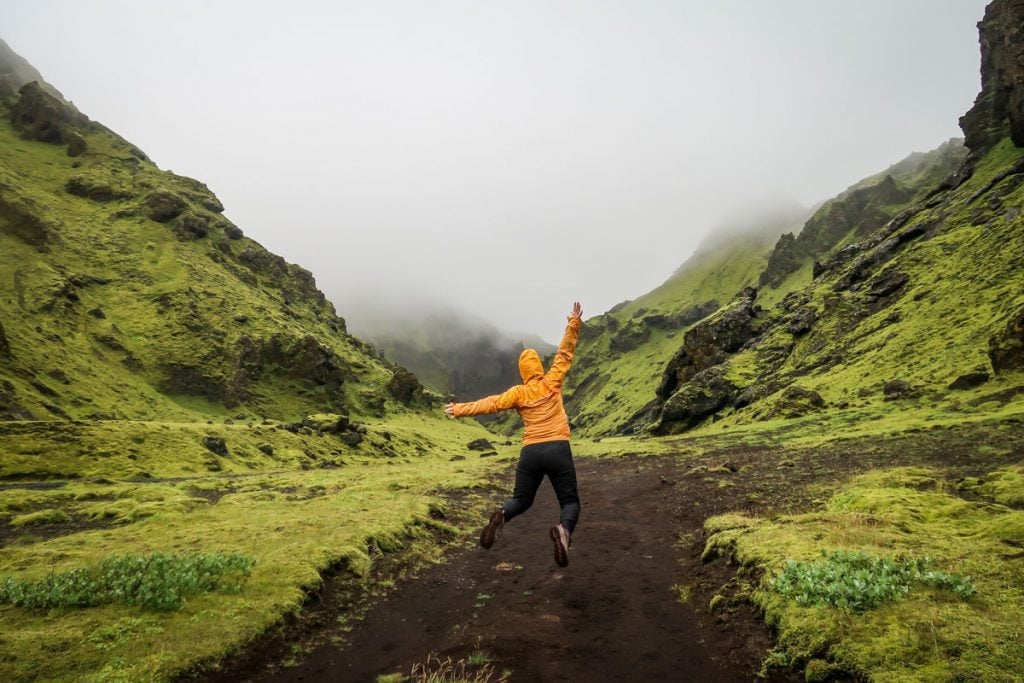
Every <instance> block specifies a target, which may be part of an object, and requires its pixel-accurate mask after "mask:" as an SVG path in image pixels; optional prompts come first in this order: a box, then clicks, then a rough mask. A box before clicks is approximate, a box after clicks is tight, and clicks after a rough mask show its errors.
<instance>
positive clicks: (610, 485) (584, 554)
mask: <svg viewBox="0 0 1024 683" xmlns="http://www.w3.org/2000/svg"><path fill="white" fill-rule="evenodd" d="M577 469H578V474H579V481H580V495H581V498H582V500H583V513H582V515H581V520H580V526H579V527H578V528H577V531H576V534H575V535H574V538H573V547H572V550H571V552H570V565H569V567H567V568H565V569H560V568H558V567H557V566H556V565H555V563H554V561H553V552H552V544H551V542H550V540H548V529H549V528H550V526H551V525H552V524H554V523H557V520H558V505H557V502H556V500H555V497H554V494H553V492H552V490H551V487H550V486H549V485H548V483H547V482H545V483H544V484H543V485H542V487H541V489H540V491H539V492H538V495H537V500H536V502H535V503H534V506H533V508H532V509H531V510H529V511H528V512H527V513H526V514H525V515H523V516H521V517H519V518H517V519H515V520H514V521H513V522H510V523H509V524H508V525H506V527H505V531H504V534H503V535H502V537H501V538H499V539H498V541H497V542H496V543H495V545H494V547H493V548H491V549H490V550H483V549H482V548H479V547H478V546H477V547H472V548H469V547H466V546H468V545H469V543H468V539H466V540H467V542H466V543H465V544H464V545H463V547H462V548H463V549H461V550H458V551H456V552H454V553H453V554H452V556H451V557H450V559H449V560H448V561H447V562H445V563H444V564H442V565H437V566H433V567H431V568H429V569H427V570H426V571H423V572H421V573H420V574H419V575H418V577H417V578H415V579H412V580H409V581H406V582H401V583H399V585H398V586H397V587H396V589H395V590H394V591H391V592H390V593H389V594H387V595H386V596H385V597H384V598H382V599H381V600H379V601H378V602H376V603H375V604H373V605H372V606H371V608H370V609H369V610H368V611H367V613H366V614H365V616H364V618H363V619H362V620H361V622H360V623H358V624H357V625H356V626H355V628H354V629H353V630H352V631H351V632H350V633H347V634H345V633H344V632H345V631H346V630H347V629H346V628H345V627H340V626H338V625H337V623H336V622H335V623H333V624H332V623H331V622H330V621H329V620H321V621H322V622H324V621H326V622H327V625H326V628H327V629H328V630H331V629H333V630H335V631H336V637H333V638H332V637H330V636H328V637H326V638H325V637H322V636H323V634H320V635H321V637H320V638H318V639H317V640H318V641H319V643H318V644H317V645H315V646H313V647H312V648H310V649H308V650H306V651H305V652H303V653H302V654H301V655H299V656H297V657H296V656H294V655H293V654H292V653H294V652H295V650H296V649H297V648H296V647H295V644H294V643H292V647H291V650H289V647H288V644H287V643H286V642H269V643H265V644H264V645H265V647H262V646H259V645H257V647H256V648H254V649H253V650H252V651H251V652H250V653H249V654H248V656H247V657H246V658H243V659H241V660H237V661H234V662H228V663H226V666H225V667H224V668H222V669H221V670H220V671H218V672H217V673H216V674H211V676H210V678H209V679H208V680H254V681H256V680H258V681H370V682H371V683H372V682H373V681H375V680H376V677H377V675H378V674H382V673H391V672H404V673H406V674H408V673H409V671H410V669H411V668H412V666H413V665H414V664H416V663H418V662H424V661H425V660H426V659H427V657H428V655H430V654H435V655H438V656H439V657H440V658H442V659H444V658H446V657H451V658H452V659H453V660H459V659H466V658H468V657H470V656H471V655H473V654H474V653H477V652H483V653H486V655H488V656H489V658H490V659H491V660H492V661H491V666H492V667H493V668H494V670H495V672H496V673H497V674H500V673H501V672H503V671H506V670H507V671H510V672H511V677H510V679H509V680H511V681H516V682H518V681H624V680H650V681H668V680H673V681H750V680H753V679H754V678H755V673H756V671H757V669H758V668H759V666H760V662H761V660H762V659H763V657H764V655H765V654H766V652H767V651H768V650H769V649H770V648H771V645H772V641H771V637H770V634H769V632H768V630H767V629H766V627H765V626H764V625H763V624H762V623H761V622H760V621H759V620H758V619H757V617H756V615H755V614H754V612H753V608H752V607H750V606H749V605H739V606H736V607H734V608H733V609H732V610H731V611H730V612H727V613H723V614H717V615H714V614H711V613H709V612H708V611H707V609H706V607H707V604H708V602H709V601H710V599H711V597H712V596H713V595H714V594H715V593H716V591H717V590H718V589H719V588H720V587H721V586H722V585H723V584H725V583H727V582H728V580H729V579H730V578H731V576H732V575H733V568H730V567H728V566H726V565H725V564H724V563H723V562H715V563H711V564H708V565H705V564H703V563H702V562H701V561H700V552H701V548H702V542H701V541H700V539H701V527H702V524H703V522H704V519H705V518H706V517H707V515H708V514H709V512H711V511H712V510H717V509H721V510H722V511H725V510H728V509H735V508H736V507H737V505H738V504H739V503H740V502H741V501H740V500H739V497H738V496H737V495H736V494H735V493H734V492H733V490H732V488H722V489H721V493H720V494H719V495H716V496H714V500H713V501H712V500H711V499H710V498H709V497H708V491H707V489H708V485H707V482H704V481H702V479H701V477H699V476H686V472H687V470H688V469H689V468H688V466H686V465H682V464H680V462H679V461H678V460H677V459H675V458H669V457H661V458H654V457H648V458H643V457H626V458H618V459H603V460H592V459H587V458H580V459H578V461H577ZM505 479H506V481H507V483H508V484H510V477H508V476H506V478H505ZM698 497H699V499H700V500H701V501H703V502H702V503H701V504H698V505H695V504H694V502H695V500H696V499H697V498H698ZM680 539H682V542H680ZM679 586H682V587H684V590H685V592H686V593H688V594H689V599H688V600H687V601H686V602H685V603H683V602H682V601H681V600H680V597H679V596H680V594H679V590H678V587H679ZM287 659H292V660H293V661H292V662H289V663H290V664H294V665H293V666H281V663H282V661H284V660H287ZM770 680H800V679H798V678H792V677H790V676H789V675H787V674H780V675H777V676H776V677H775V678H774V679H770Z"/></svg>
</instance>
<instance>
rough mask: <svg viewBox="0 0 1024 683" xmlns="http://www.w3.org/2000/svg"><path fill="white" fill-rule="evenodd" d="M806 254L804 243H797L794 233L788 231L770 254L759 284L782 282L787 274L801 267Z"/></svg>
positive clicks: (775, 284) (766, 285)
mask: <svg viewBox="0 0 1024 683" xmlns="http://www.w3.org/2000/svg"><path fill="white" fill-rule="evenodd" d="M805 256H806V253H805V251H804V249H803V248H802V245H801V244H799V243H797V240H796V237H794V236H793V233H791V232H787V233H786V234H784V235H782V236H781V237H779V241H778V242H776V243H775V248H774V249H772V253H771V254H769V256H768V263H767V265H765V267H764V270H763V271H761V276H760V278H759V279H758V284H759V285H760V286H761V287H775V286H777V285H779V284H781V283H782V281H783V280H785V279H786V276H788V275H789V274H790V273H792V272H794V271H796V270H797V269H799V268H800V263H801V261H802V260H803V259H804V257H805Z"/></svg>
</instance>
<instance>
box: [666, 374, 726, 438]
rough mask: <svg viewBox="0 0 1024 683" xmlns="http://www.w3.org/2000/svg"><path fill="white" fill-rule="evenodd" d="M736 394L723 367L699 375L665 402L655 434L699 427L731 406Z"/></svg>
mask: <svg viewBox="0 0 1024 683" xmlns="http://www.w3.org/2000/svg"><path fill="white" fill-rule="evenodd" d="M735 394H736V386H735V385H733V384H732V382H730V381H729V380H727V379H726V378H725V377H724V375H723V373H722V369H721V368H719V367H711V368H708V369H706V370H703V371H701V372H698V373H697V374H696V375H694V376H693V377H691V378H690V379H689V380H688V381H687V382H686V384H684V385H683V386H682V387H680V389H679V391H677V392H675V393H674V394H672V396H671V397H669V399H668V400H667V401H665V404H664V405H663V406H662V407H661V415H660V418H659V419H658V422H657V423H656V424H655V426H654V432H655V433H657V434H672V433H677V432H680V431H683V430H685V429H690V428H692V427H696V426H697V425H698V424H700V423H701V422H702V421H703V420H704V419H705V418H707V417H708V416H709V415H712V414H714V413H716V412H717V411H719V410H721V409H722V408H724V407H725V406H726V405H728V404H729V402H730V401H731V400H732V398H733V396H735Z"/></svg>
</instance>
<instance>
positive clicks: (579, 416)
mask: <svg viewBox="0 0 1024 683" xmlns="http://www.w3.org/2000/svg"><path fill="white" fill-rule="evenodd" d="M959 149H960V147H959V143H958V142H957V141H950V142H948V143H945V144H944V145H942V146H940V147H939V148H937V149H936V150H933V151H931V152H928V153H924V154H914V155H911V156H910V157H908V158H907V159H905V160H903V161H901V162H900V163H898V164H895V165H893V166H891V167H890V168H889V169H887V170H886V171H883V172H881V173H878V174H876V175H874V176H871V177H869V178H865V179H864V180H861V181H860V182H858V183H856V184H855V185H853V186H851V187H850V188H849V189H847V190H846V191H844V192H843V193H841V194H840V195H839V196H838V197H836V198H834V199H832V200H829V201H827V202H825V203H824V204H822V206H821V207H819V208H818V209H817V210H816V211H815V213H814V216H812V217H811V219H810V220H808V221H807V225H808V226H811V225H815V224H818V225H820V224H822V223H827V222H828V216H829V213H830V212H831V211H832V210H833V207H834V206H835V205H836V203H837V202H840V201H841V200H842V199H843V198H845V197H847V196H849V195H850V193H851V192H853V191H855V190H864V189H865V188H870V187H871V186H873V185H877V184H879V183H881V182H882V181H883V180H884V179H885V178H886V176H892V178H893V179H895V180H896V182H897V183H899V185H900V187H902V188H904V189H906V190H910V191H911V193H910V196H908V197H907V198H906V199H905V200H904V201H902V202H899V203H897V204H893V205H885V206H875V209H876V210H877V211H879V212H880V213H883V214H884V215H887V216H894V215H896V214H897V213H898V212H899V211H901V210H903V209H905V208H906V207H907V206H910V205H913V204H914V203H915V202H917V201H920V200H921V199H922V198H923V197H924V196H925V195H926V194H927V193H928V192H929V191H931V190H932V189H933V188H934V187H936V186H937V185H938V184H939V182H941V181H942V180H944V179H945V176H946V175H948V173H949V172H950V171H951V170H952V168H951V166H950V161H951V159H954V158H958V155H957V151H958V150H959ZM764 227H765V226H756V227H754V228H753V229H752V230H751V231H749V232H747V233H741V234H739V235H737V236H735V237H732V238H729V239H728V240H726V241H724V242H721V243H719V244H717V245H715V246H714V247H713V248H710V249H704V250H701V251H698V252H697V253H696V254H694V255H693V256H692V257H691V258H690V259H688V260H687V262H686V263H684V264H683V265H682V266H681V267H680V268H679V270H677V271H676V273H674V274H673V276H672V277H671V278H669V279H668V280H667V281H666V282H665V283H664V284H663V285H661V286H660V287H658V288H656V289H654V290H652V291H650V292H648V293H647V294H644V295H643V296H641V297H639V298H637V299H635V300H633V301H629V302H626V303H625V304H622V305H620V306H619V307H616V308H615V309H613V310H612V311H610V312H608V313H606V314H604V315H602V316H598V317H597V318H594V319H591V320H590V321H588V326H590V327H591V328H592V330H591V331H588V332H589V333H588V332H585V334H584V338H583V340H582V341H581V342H580V346H579V351H578V354H577V360H576V363H575V365H576V369H575V370H574V372H573V374H572V376H571V377H570V381H569V387H568V388H569V391H570V392H571V397H570V400H569V402H568V410H569V411H570V416H571V417H572V420H573V424H574V426H575V427H576V428H577V429H578V430H579V431H580V433H583V434H586V435H588V436H597V435H602V434H608V433H611V432H613V431H615V430H616V429H617V428H618V427H619V426H621V425H622V424H623V423H624V422H626V421H627V420H628V419H629V418H630V416H632V415H633V414H634V413H636V412H637V411H638V410H639V409H640V408H642V407H643V406H644V405H646V404H647V403H648V402H649V401H651V400H652V399H653V398H654V389H655V388H656V387H657V385H658V383H659V381H660V380H661V376H662V373H663V371H664V369H665V365H666V364H667V363H668V361H669V360H670V359H671V358H672V356H673V355H674V354H675V352H676V351H677V350H678V348H679V346H680V345H681V343H682V335H683V333H685V331H686V329H688V328H687V327H676V328H675V329H667V330H661V329H652V330H651V333H650V337H649V338H648V339H646V340H645V341H644V342H643V343H641V344H640V345H638V346H637V347H636V348H634V349H631V350H628V351H624V352H616V351H614V350H613V349H612V348H611V347H610V344H611V340H612V338H613V337H614V336H615V334H616V333H617V332H618V331H619V330H620V329H621V328H622V327H623V326H625V325H629V324H630V321H631V320H639V319H641V318H642V317H643V316H647V315H651V314H666V315H676V314H679V313H681V312H683V311H685V310H686V309H688V308H690V307H692V306H695V305H698V304H702V303H705V302H708V301H717V302H718V303H719V304H722V305H724V304H726V303H728V302H729V301H730V300H731V299H732V298H733V297H734V296H735V295H736V294H737V293H738V292H739V291H740V290H741V289H742V288H743V287H746V286H756V285H757V284H758V279H759V276H760V275H761V272H762V270H763V269H764V268H765V266H766V264H767V262H768V256H769V254H770V253H771V252H772V249H773V247H774V246H775V242H776V239H777V237H778V235H779V234H780V233H782V232H785V231H794V232H797V231H799V227H800V226H799V225H785V224H783V225H780V226H779V227H778V228H776V229H774V230H765V229H764ZM757 228H761V229H760V230H758V229H757ZM856 236H857V227H856V226H854V227H852V228H850V229H849V230H848V232H847V233H846V234H844V235H842V236H840V237H839V239H838V240H837V241H836V243H835V244H834V245H832V247H831V248H830V249H829V252H834V251H837V250H838V249H840V248H842V247H843V246H846V245H847V244H848V243H849V242H851V241H852V240H854V239H855V238H856ZM825 256H826V253H821V254H806V255H804V257H803V258H802V259H801V260H800V262H799V264H798V266H797V268H796V269H795V270H794V272H792V273H790V274H789V275H788V276H786V277H785V278H784V279H783V280H782V281H781V282H779V283H778V284H777V285H775V286H769V287H765V288H763V289H761V291H760V292H759V297H758V303H759V304H760V305H761V306H762V307H764V308H766V309H771V308H773V307H775V306H776V305H777V304H778V303H779V302H780V301H781V300H782V299H783V297H785V295H786V294H789V293H790V292H794V291H798V290H800V289H802V288H805V287H806V286H807V283H808V282H810V280H811V271H812V265H813V263H814V261H815V259H822V260H823V259H824V258H825Z"/></svg>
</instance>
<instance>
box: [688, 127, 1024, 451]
mask: <svg viewBox="0 0 1024 683" xmlns="http://www.w3.org/2000/svg"><path fill="white" fill-rule="evenodd" d="M1022 156H1024V150H1020V149H1017V148H1015V147H1013V146H1012V145H1011V144H1010V143H1009V141H1008V140H1006V141H1004V143H1003V144H1001V145H999V146H998V147H996V148H995V149H994V150H992V152H990V153H989V155H988V156H986V158H985V159H984V160H983V161H982V162H981V163H980V164H979V166H978V168H977V170H976V171H975V174H974V176H973V177H972V178H971V179H969V180H968V181H967V182H966V183H964V184H963V185H962V186H961V187H959V188H957V189H956V190H955V191H953V192H952V193H951V195H950V197H949V202H948V203H943V204H940V205H938V206H935V207H932V208H930V209H925V210H923V211H921V212H919V213H918V214H916V215H915V216H914V218H913V219H911V220H910V221H909V222H908V223H907V225H906V226H905V228H903V229H904V230H911V229H913V228H914V227H915V226H917V225H929V224H933V223H941V225H942V229H941V230H940V231H939V232H938V234H937V235H936V236H935V237H934V238H932V239H921V240H918V241H915V242H913V243H911V244H910V245H909V246H907V247H906V248H905V249H904V250H903V251H902V252H901V253H899V254H898V255H897V256H896V257H895V258H894V259H893V260H892V261H891V262H890V263H888V264H886V265H885V266H883V267H882V268H881V269H880V272H888V271H900V272H903V273H905V274H906V275H908V276H909V278H910V279H909V281H908V283H907V285H906V286H905V287H904V289H903V290H902V292H901V293H900V295H899V297H898V300H897V301H896V302H895V303H893V304H892V305H891V306H888V307H885V308H883V309H881V310H879V311H878V312H876V313H874V314H870V315H867V316H866V317H863V318H861V317H860V316H861V315H862V314H863V312H864V307H863V304H862V302H861V300H860V297H861V294H860V293H859V292H854V291H844V292H836V291H834V290H833V285H834V283H835V277H834V275H833V276H831V277H825V278H821V279H819V281H817V282H814V283H812V285H811V287H809V288H807V289H804V290H803V291H804V292H805V293H808V294H809V295H810V297H811V298H810V304H809V305H810V306H812V307H814V308H815V309H816V310H817V311H818V312H819V315H820V317H819V320H818V322H817V323H815V327H814V328H813V329H812V331H811V332H810V333H808V334H807V335H806V336H804V337H801V338H799V339H797V340H796V341H795V346H794V348H793V351H792V352H791V354H790V355H789V357H788V358H787V360H786V362H785V363H784V364H783V365H782V367H780V368H778V369H777V370H774V371H772V372H770V373H768V374H764V373H763V372H762V368H763V365H762V363H761V361H760V360H759V351H758V349H750V350H747V351H743V352H741V353H739V354H737V355H736V356H734V357H733V358H732V359H731V360H730V375H731V376H732V377H733V378H734V379H736V380H737V381H739V382H741V385H742V384H743V383H747V384H749V383H751V382H765V381H768V380H771V379H780V380H783V381H793V380H794V379H795V381H796V382H797V383H798V384H799V385H800V386H803V387H806V388H809V389H813V390H815V391H817V392H818V393H820V394H821V396H822V397H823V398H824V399H825V400H826V402H828V403H829V404H830V406H837V404H838V405H839V406H843V408H842V409H841V410H844V411H851V414H850V416H849V419H851V420H863V419H865V418H867V416H868V415H870V414H878V415H885V414H886V413H889V412H891V411H892V409H893V405H892V404H891V403H886V402H885V401H884V399H883V395H882V387H883V385H884V384H885V383H886V382H888V381H890V380H894V379H903V380H906V381H908V382H910V383H911V384H912V385H914V386H915V387H917V388H918V390H919V391H920V394H919V396H917V397H916V398H912V399H908V400H905V401H901V402H900V403H899V408H900V410H901V411H928V410H931V411H933V412H936V413H950V414H961V413H971V412H986V411H989V410H992V409H994V408H998V405H999V403H1000V402H999V401H998V400H995V399H993V401H994V402H993V403H992V404H990V405H985V401H986V399H985V397H986V396H992V395H995V394H998V393H1000V392H1003V391H1005V390H1007V389H1013V387H1016V386H1018V385H1019V383H1020V377H1019V376H1017V375H1016V374H1014V373H1010V374H1004V375H1002V376H998V377H995V378H994V379H993V380H992V381H991V382H989V383H987V384H985V385H983V386H982V387H980V388H978V389H974V390H970V391H950V390H948V389H947V386H948V384H949V383H950V382H951V381H952V380H954V379H956V378H957V377H958V376H960V375H962V374H965V373H967V372H971V371H975V370H984V371H987V372H989V374H992V368H991V364H990V362H989V359H988V356H987V353H988V340H989V337H990V336H991V335H992V334H994V333H995V332H996V331H997V330H998V329H999V328H1000V327H1001V326H1002V325H1004V324H1005V320H1006V318H1007V316H1009V315H1010V314H1011V313H1012V312H1014V311H1017V310H1020V308H1021V307H1022V306H1024V293H1022V292H1024V271H1022V270H1021V269H1020V268H1019V258H1020V254H1021V253H1024V232H1022V231H1021V228H1020V218H1019V216H1016V217H1014V216H1012V215H1011V217H1009V218H1008V217H1007V216H1008V214H1007V213H1006V211H996V212H990V213H992V216H991V220H990V221H989V222H987V223H985V224H984V225H972V217H973V216H974V212H975V211H976V210H977V208H978V207H979V206H984V202H985V201H986V198H985V197H982V198H980V199H978V200H976V201H975V202H971V203H968V199H969V198H970V196H971V195H972V194H973V193H974V192H975V191H976V190H978V189H979V188H980V187H982V186H983V185H984V184H985V183H986V182H987V181H989V180H990V179H991V178H992V177H993V176H995V175H996V174H997V173H998V172H999V171H1001V170H1003V169H1005V168H1006V167H1007V166H1008V165H1010V164H1012V163H1014V162H1015V161H1016V160H1017V159H1019V158H1021V157H1022ZM1002 201H1003V204H1004V205H1005V206H1006V207H1010V206H1013V205H1015V204H1016V205H1020V204H1022V203H1024V187H1021V186H1017V187H1016V188H1015V189H1013V191H1012V192H1010V193H1009V194H1007V195H1005V196H1004V197H1003V199H1002ZM771 335H773V337H774V339H773V338H769V340H768V341H767V342H766V344H767V345H771V344H772V343H774V342H779V343H784V342H785V341H787V337H788V333H786V332H785V331H784V330H782V329H778V328H776V329H775V330H773V331H772V333H771ZM836 355H839V356H840V358H841V360H840V362H839V363H838V364H836V365H834V366H827V365H826V366H821V367H819V365H820V364H821V363H823V362H824V361H825V360H826V359H827V358H828V357H829V356H836ZM777 398H778V395H776V396H775V397H774V398H773V397H769V398H768V399H767V400H765V401H763V402H761V403H755V404H753V405H751V406H748V407H747V408H744V409H742V410H739V411H734V412H729V411H726V413H725V414H724V415H723V417H724V418H725V419H722V420H720V421H719V422H717V423H715V424H713V425H708V426H707V429H709V430H711V431H715V430H722V429H728V428H730V427H733V426H735V425H737V424H743V423H746V422H750V421H753V420H759V419H764V418H765V417H766V416H767V414H768V413H769V412H770V410H771V407H772V406H773V405H774V399H777ZM832 409H833V410H835V409H838V408H835V407H834V408H832Z"/></svg>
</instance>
